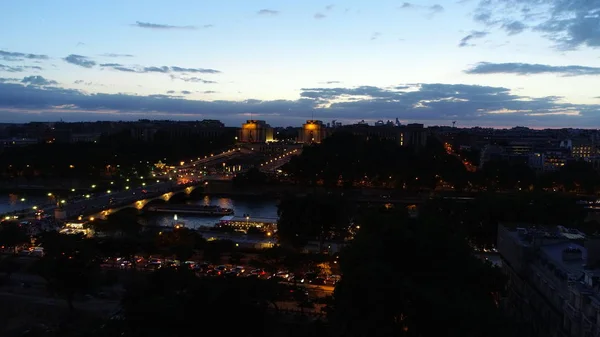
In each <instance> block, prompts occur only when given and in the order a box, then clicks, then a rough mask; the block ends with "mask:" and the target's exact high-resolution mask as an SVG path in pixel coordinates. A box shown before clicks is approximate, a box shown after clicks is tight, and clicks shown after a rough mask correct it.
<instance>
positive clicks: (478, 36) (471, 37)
mask: <svg viewBox="0 0 600 337" xmlns="http://www.w3.org/2000/svg"><path fill="white" fill-rule="evenodd" d="M488 34H489V33H488V32H480V31H472V32H471V33H470V34H469V35H467V36H465V37H463V38H462V39H461V40H460V43H459V44H458V46H459V47H467V46H468V47H473V46H475V45H474V44H472V43H470V42H471V41H473V40H476V39H482V38H484V37H486V36H487V35H488Z"/></svg>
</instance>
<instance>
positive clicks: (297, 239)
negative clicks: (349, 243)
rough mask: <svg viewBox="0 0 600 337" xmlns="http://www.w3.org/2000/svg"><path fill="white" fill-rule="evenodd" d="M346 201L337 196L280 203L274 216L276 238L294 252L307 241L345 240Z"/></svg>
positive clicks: (306, 197) (346, 223)
mask: <svg viewBox="0 0 600 337" xmlns="http://www.w3.org/2000/svg"><path fill="white" fill-rule="evenodd" d="M347 205H348V203H347V201H346V200H345V199H344V198H343V197H340V196H337V195H331V194H330V195H308V196H305V197H287V198H284V199H283V200H281V202H280V203H279V205H278V210H277V213H278V214H279V221H278V223H277V235H278V237H279V239H280V240H281V242H282V243H284V244H287V245H289V246H291V247H294V248H296V249H300V248H303V247H304V246H305V245H306V244H307V243H308V241H311V240H318V241H319V242H320V244H321V246H322V245H323V243H324V241H325V240H327V239H337V238H343V237H345V235H346V233H347V228H348V226H349V224H350V217H351V213H350V212H348V209H350V208H349V207H346V206H347Z"/></svg>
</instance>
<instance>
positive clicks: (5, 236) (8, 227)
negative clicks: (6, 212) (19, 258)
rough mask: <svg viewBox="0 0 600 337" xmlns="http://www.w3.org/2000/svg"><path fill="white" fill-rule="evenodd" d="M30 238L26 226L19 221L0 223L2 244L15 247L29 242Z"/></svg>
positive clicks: (0, 244)
mask: <svg viewBox="0 0 600 337" xmlns="http://www.w3.org/2000/svg"><path fill="white" fill-rule="evenodd" d="M29 241H30V238H29V235H28V234H27V231H26V230H25V228H24V227H23V226H22V225H21V224H19V223H17V222H9V221H3V222H2V223H0V246H4V247H14V248H15V251H16V248H17V246H20V245H23V244H26V243H29Z"/></svg>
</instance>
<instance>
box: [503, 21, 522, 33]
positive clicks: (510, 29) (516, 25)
mask: <svg viewBox="0 0 600 337" xmlns="http://www.w3.org/2000/svg"><path fill="white" fill-rule="evenodd" d="M526 28H527V26H526V25H525V24H524V23H523V22H521V21H513V22H508V23H504V24H502V29H504V30H505V31H506V32H507V33H508V35H517V34H520V33H522V32H523V31H524V30H525V29H526Z"/></svg>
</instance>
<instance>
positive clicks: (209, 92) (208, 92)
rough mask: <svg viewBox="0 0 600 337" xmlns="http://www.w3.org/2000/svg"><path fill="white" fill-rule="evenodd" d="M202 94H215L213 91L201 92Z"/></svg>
mask: <svg viewBox="0 0 600 337" xmlns="http://www.w3.org/2000/svg"><path fill="white" fill-rule="evenodd" d="M202 93H203V94H216V93H217V92H216V91H213V90H206V91H203V92H202Z"/></svg>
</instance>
